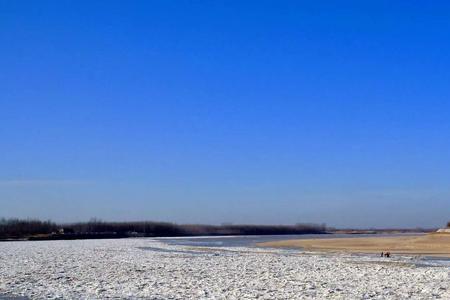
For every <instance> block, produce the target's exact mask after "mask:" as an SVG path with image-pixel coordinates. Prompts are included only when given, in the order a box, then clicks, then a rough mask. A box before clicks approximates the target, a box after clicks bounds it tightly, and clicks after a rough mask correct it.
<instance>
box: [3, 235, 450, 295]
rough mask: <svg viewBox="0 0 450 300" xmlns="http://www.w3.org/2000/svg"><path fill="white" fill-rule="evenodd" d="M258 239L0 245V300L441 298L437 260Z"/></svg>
mask: <svg viewBox="0 0 450 300" xmlns="http://www.w3.org/2000/svg"><path fill="white" fill-rule="evenodd" d="M267 238H270V237H264V238H263V240H261V239H259V238H255V237H245V238H243V237H239V238H232V237H228V238H217V237H215V238H182V239H145V238H142V239H120V240H78V241H42V242H3V243H0V295H3V296H0V299H2V297H3V298H6V297H11V296H13V295H14V296H25V297H27V298H28V299H42V298H53V299H108V298H113V299H255V298H259V299H405V298H409V299H450V284H449V282H450V265H449V264H448V263H447V262H446V261H434V260H424V259H421V258H417V257H406V256H405V257H400V256H399V257H393V258H391V259H385V258H380V257H377V256H370V255H345V254H324V253H305V252H300V251H297V250H296V251H294V250H276V249H261V248H256V247H253V246H252V245H253V244H254V242H255V241H254V239H256V242H259V241H265V240H264V239H266V240H267ZM284 238H286V237H284ZM243 239H244V240H243ZM5 295H8V296H5ZM19 299H20V298H19ZM22 299H23V298H22Z"/></svg>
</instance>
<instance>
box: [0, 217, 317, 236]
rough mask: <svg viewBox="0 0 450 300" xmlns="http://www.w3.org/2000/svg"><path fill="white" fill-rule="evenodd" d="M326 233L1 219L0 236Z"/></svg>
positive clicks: (310, 228)
mask: <svg viewBox="0 0 450 300" xmlns="http://www.w3.org/2000/svg"><path fill="white" fill-rule="evenodd" d="M320 233H326V226H325V225H324V224H321V225H318V224H296V225H220V226H216V225H191V224H183V225H180V224H175V223H165V222H149V221H142V222H103V221H99V220H92V221H89V222H80V223H72V224H57V223H54V222H51V221H40V220H20V219H0V239H1V240H11V239H28V240H57V239H90V238H124V237H138V236H141V237H174V236H205V235H213V236H214V235H283V234H320Z"/></svg>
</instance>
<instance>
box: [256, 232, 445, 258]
mask: <svg viewBox="0 0 450 300" xmlns="http://www.w3.org/2000/svg"><path fill="white" fill-rule="evenodd" d="M258 246H262V247H275V248H302V249H305V250H320V251H345V252H352V253H358V252H361V253H379V252H381V251H390V252H391V253H392V254H396V253H397V254H417V255H429V256H445V257H450V234H448V233H430V234H426V235H420V236H398V237H364V238H358V237H355V238H335V239H307V240H284V241H276V242H268V243H260V244H258Z"/></svg>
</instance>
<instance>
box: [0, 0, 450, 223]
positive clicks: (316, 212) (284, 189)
mask: <svg viewBox="0 0 450 300" xmlns="http://www.w3.org/2000/svg"><path fill="white" fill-rule="evenodd" d="M317 2H318V1H308V2H303V1H126V2H124V1H95V2H94V1H5V0H1V1H0V45H1V46H0V216H3V217H36V218H45V219H47V218H50V219H53V220H55V221H67V222H69V221H77V220H87V219H89V218H91V217H98V218H101V219H105V220H137V219H139V220H141V219H151V220H164V221H175V222H181V223H222V222H234V223H267V224H268V223H277V224H278V223H282V224H292V223H297V222H319V223H321V222H325V223H327V224H329V225H332V226H338V227H372V226H376V227H391V226H393V227H406V226H407V227H416V226H426V227H429V226H439V225H443V224H444V223H445V222H446V221H448V220H449V219H450V214H449V213H450V168H449V166H450V151H449V147H450V100H449V99H450V89H449V84H448V83H449V82H450V81H449V80H450V76H449V75H450V71H449V70H450V40H449V36H450V4H448V3H447V2H446V1H442V2H439V1H438V2H433V3H432V4H431V3H430V4H427V3H424V2H420V1H396V2H395V3H393V1H374V2H366V1H365V2H361V1H354V2H351V1H341V2H339V3H338V2H336V1H322V2H320V3H317Z"/></svg>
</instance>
